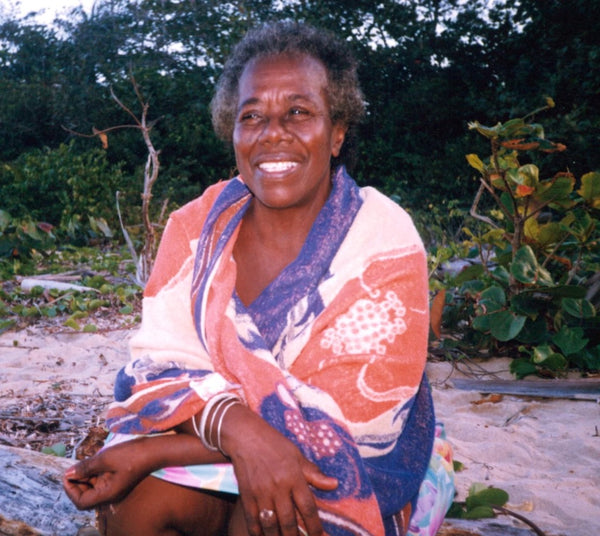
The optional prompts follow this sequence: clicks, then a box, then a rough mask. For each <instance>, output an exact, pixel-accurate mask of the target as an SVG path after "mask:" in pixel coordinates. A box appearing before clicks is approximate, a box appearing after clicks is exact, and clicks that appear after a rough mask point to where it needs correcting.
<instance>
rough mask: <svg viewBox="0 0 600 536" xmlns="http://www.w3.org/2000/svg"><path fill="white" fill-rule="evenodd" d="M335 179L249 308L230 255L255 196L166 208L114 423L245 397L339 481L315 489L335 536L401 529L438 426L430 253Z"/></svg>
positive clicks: (217, 191)
mask: <svg viewBox="0 0 600 536" xmlns="http://www.w3.org/2000/svg"><path fill="white" fill-rule="evenodd" d="M332 184H333V187H332V192H331V194H330V196H329V199H328V201H327V202H326V204H325V205H324V207H323V208H322V210H321V212H320V213H319V215H318V217H317V219H316V221H315V222H314V224H313V227H312V229H311V231H310V233H309V236H308V238H307V240H306V242H305V245H304V247H303V249H302V251H301V252H300V254H299V256H298V257H297V259H296V260H295V261H293V262H292V263H291V264H290V265H289V266H287V267H286V268H285V269H284V270H283V271H282V273H281V274H280V275H279V276H278V277H277V278H276V279H275V280H274V281H273V282H272V283H271V284H270V285H269V286H268V287H267V288H266V289H265V290H264V291H263V292H262V294H261V295H260V296H259V297H258V298H257V299H256V300H255V301H254V302H253V303H252V304H250V305H249V306H248V307H246V306H244V304H243V303H242V302H241V300H239V298H238V297H237V295H236V293H235V281H236V273H237V270H236V264H235V260H234V259H233V254H232V252H233V245H234V244H235V240H236V237H237V233H238V231H239V226H240V223H241V220H242V218H243V215H244V212H245V210H246V208H247V207H248V205H249V203H250V202H251V199H252V196H251V194H250V192H249V191H248V188H247V187H246V186H245V184H244V183H243V180H242V179H241V178H239V177H238V178H236V179H233V180H231V181H225V182H222V183H219V184H217V185H215V186H213V187H210V188H209V189H208V190H207V191H206V192H205V194H204V195H202V196H201V197H200V198H198V199H197V200H194V201H192V202H191V203H189V204H188V205H186V206H184V207H182V209H180V210H178V211H176V212H175V213H173V215H172V216H171V218H170V220H169V223H168V225H167V228H166V229H165V233H164V236H163V240H162V241H161V246H160V248H159V253H158V256H157V259H156V264H155V268H154V270H153V273H152V276H151V278H150V280H149V282H148V285H147V287H146V289H145V297H144V310H143V321H142V326H141V328H140V330H139V332H138V333H137V334H136V336H135V337H134V338H133V339H132V342H131V353H132V361H131V362H130V363H129V364H128V365H127V366H126V367H125V368H124V369H123V370H122V371H121V372H120V373H119V375H118V377H117V382H116V386H115V399H116V402H115V403H114V404H113V405H112V406H111V408H110V409H109V413H108V418H107V422H108V425H109V427H110V429H111V431H112V432H116V433H127V434H149V433H155V432H164V431H166V430H169V429H171V428H173V427H174V426H176V425H177V424H179V423H181V422H183V421H185V420H187V419H189V418H190V417H191V416H192V415H194V414H196V413H198V412H199V411H201V410H202V408H203V407H204V404H205V403H206V401H207V400H209V399H210V398H211V397H212V396H215V395H216V394H219V393H222V392H226V391H229V392H232V393H236V394H238V395H239V396H241V397H242V398H243V400H244V401H245V403H246V404H247V405H248V407H249V408H251V409H252V410H253V411H254V412H256V413H257V414H259V415H261V417H262V418H264V419H265V420H266V421H267V422H269V424H270V425H271V426H273V427H274V428H276V429H277V430H279V431H280V432H281V433H282V434H283V435H284V436H285V437H287V438H289V439H290V440H291V441H293V442H294V443H295V444H296V445H297V446H298V448H299V449H300V450H301V451H302V452H303V454H304V455H305V456H306V457H307V458H308V459H309V460H311V461H312V462H313V463H315V464H316V465H318V466H319V468H320V469H321V470H322V471H323V472H324V473H325V474H327V475H331V476H335V477H336V478H337V479H338V481H339V486H338V488H337V489H336V490H334V491H328V492H323V491H318V490H317V491H315V496H316V497H317V501H318V507H319V510H320V517H321V519H322V522H323V524H324V528H325V531H326V533H327V534H332V535H346V534H390V535H391V534H400V533H401V529H400V528H399V527H398V523H397V522H396V517H395V515H396V514H397V513H398V512H399V511H400V510H401V509H402V508H403V507H404V506H405V505H406V504H407V503H410V502H413V503H414V501H415V499H416V497H417V494H418V491H419V486H420V484H421V482H422V480H423V477H424V475H425V472H426V470H427V466H428V463H429V461H430V457H431V448H432V444H433V436H434V428H435V422H434V413H433V404H432V401H431V393H430V389H429V385H428V383H427V381H426V379H425V375H424V367H425V360H426V352H427V337H428V330H429V323H428V293H427V288H428V286H427V271H426V258H425V253H424V249H423V245H422V243H421V241H420V239H419V237H418V234H417V232H416V230H415V229H414V226H413V224H412V221H411V219H410V217H409V216H408V215H407V214H406V213H405V212H404V211H403V210H402V209H401V208H400V207H398V206H397V205H396V204H395V203H393V202H392V201H391V200H389V199H388V198H386V197H385V196H383V195H382V194H380V193H378V192H377V191H376V190H374V189H372V188H362V189H361V188H359V187H358V186H357V185H356V183H355V182H354V181H353V180H352V179H351V178H350V177H349V176H348V174H347V173H346V171H345V169H344V168H343V167H340V168H338V170H337V171H336V172H335V173H334V175H333V177H332ZM199 230H201V232H200V235H199V238H198V237H197V233H198V231H199Z"/></svg>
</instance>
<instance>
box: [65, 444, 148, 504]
mask: <svg viewBox="0 0 600 536" xmlns="http://www.w3.org/2000/svg"><path fill="white" fill-rule="evenodd" d="M148 443H149V442H148V441H145V440H144V439H136V440H132V441H127V442H125V443H121V444H118V445H115V446H112V447H108V448H106V449H104V450H101V451H100V452H98V453H97V454H95V455H94V456H92V457H91V458H87V459H85V460H82V461H80V462H79V463H77V464H76V465H74V466H73V467H71V468H69V469H68V470H67V471H66V472H65V474H64V476H63V486H64V488H65V492H66V493H67V496H68V497H69V499H71V501H73V503H74V504H75V506H76V507H77V508H78V509H79V510H88V509H90V508H94V507H96V506H98V505H101V504H107V503H112V502H116V501H118V500H119V499H122V498H123V497H124V496H125V495H127V493H129V491H131V490H132V489H133V488H134V487H135V486H136V484H138V483H139V482H140V481H141V480H142V479H143V478H145V477H146V476H147V475H148V474H150V472H151V470H152V469H151V468H150V464H149V458H148V456H147V449H148V448H150V447H149V445H148Z"/></svg>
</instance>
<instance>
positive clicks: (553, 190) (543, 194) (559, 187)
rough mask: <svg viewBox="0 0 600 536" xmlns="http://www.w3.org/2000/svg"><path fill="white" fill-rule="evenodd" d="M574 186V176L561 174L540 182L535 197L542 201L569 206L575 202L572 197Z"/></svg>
mask: <svg viewBox="0 0 600 536" xmlns="http://www.w3.org/2000/svg"><path fill="white" fill-rule="evenodd" d="M574 186H575V179H574V178H573V177H572V176H570V175H569V176H566V175H561V176H559V177H556V178H553V179H547V180H545V181H542V182H540V184H539V187H538V189H537V190H536V196H535V197H536V200H537V201H539V202H541V203H549V204H550V205H557V206H559V207H560V208H569V207H572V206H573V205H574V204H575V202H574V201H573V200H572V199H571V193H572V192H573V187H574Z"/></svg>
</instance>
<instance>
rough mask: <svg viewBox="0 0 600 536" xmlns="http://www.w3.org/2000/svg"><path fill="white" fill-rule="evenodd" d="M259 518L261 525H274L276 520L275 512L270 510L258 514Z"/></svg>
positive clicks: (266, 509)
mask: <svg viewBox="0 0 600 536" xmlns="http://www.w3.org/2000/svg"><path fill="white" fill-rule="evenodd" d="M258 518H259V519H260V521H261V523H266V524H269V523H272V522H273V521H274V520H275V510H269V509H268V508H263V509H262V510H261V511H260V514H258Z"/></svg>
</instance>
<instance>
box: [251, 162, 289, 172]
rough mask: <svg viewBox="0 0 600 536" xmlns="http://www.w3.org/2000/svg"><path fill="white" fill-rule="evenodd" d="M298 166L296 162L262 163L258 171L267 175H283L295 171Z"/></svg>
mask: <svg viewBox="0 0 600 536" xmlns="http://www.w3.org/2000/svg"><path fill="white" fill-rule="evenodd" d="M297 165H298V164H297V163H296V162H290V161H285V162H262V163H260V164H259V165H258V169H260V170H261V171H264V172H265V173H281V172H284V171H290V170H292V169H294V168H295V167H296V166H297Z"/></svg>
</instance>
